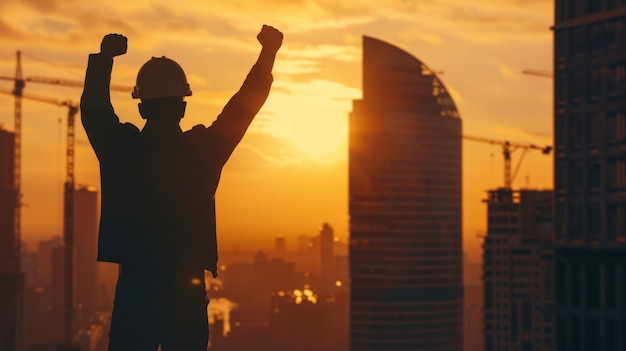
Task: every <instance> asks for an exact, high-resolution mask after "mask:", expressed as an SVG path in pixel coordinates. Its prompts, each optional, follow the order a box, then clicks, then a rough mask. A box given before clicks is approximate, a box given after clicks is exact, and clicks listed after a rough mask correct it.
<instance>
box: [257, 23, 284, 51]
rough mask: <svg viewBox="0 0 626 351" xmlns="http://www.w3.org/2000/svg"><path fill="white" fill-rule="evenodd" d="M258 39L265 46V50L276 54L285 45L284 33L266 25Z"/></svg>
mask: <svg viewBox="0 0 626 351" xmlns="http://www.w3.org/2000/svg"><path fill="white" fill-rule="evenodd" d="M256 38H257V39H258V40H259V43H261V45H263V48H265V49H269V50H273V51H274V52H276V51H278V49H280V46H281V45H282V43H283V33H281V32H280V31H279V30H278V29H276V28H274V27H272V26H268V25H265V24H264V25H263V28H261V32H260V33H259V34H258V35H257V36H256Z"/></svg>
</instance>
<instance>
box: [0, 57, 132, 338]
mask: <svg viewBox="0 0 626 351" xmlns="http://www.w3.org/2000/svg"><path fill="white" fill-rule="evenodd" d="M16 56H17V64H16V69H15V77H6V76H0V80H9V81H13V83H14V89H13V90H12V91H9V92H8V94H10V95H13V96H14V97H15V103H14V108H15V115H14V118H15V120H14V123H15V130H14V133H15V142H14V144H15V149H14V163H15V169H14V172H15V173H14V174H15V177H14V186H15V190H16V193H17V199H16V200H17V202H16V204H17V206H16V208H15V212H14V213H15V228H14V250H15V251H14V253H15V257H14V259H15V264H16V267H17V269H18V271H19V264H20V244H21V207H22V203H21V197H22V193H21V139H22V98H26V99H30V100H36V101H40V102H45V103H51V104H55V105H57V106H67V107H68V115H67V150H66V153H67V158H66V165H65V168H66V181H65V189H64V196H63V197H64V206H63V241H64V246H65V301H64V302H65V303H64V309H65V326H64V327H65V330H64V331H65V335H64V337H65V340H64V341H65V346H66V347H67V348H68V349H72V342H73V326H74V323H73V320H74V319H73V300H74V287H73V284H72V283H73V273H74V121H75V117H76V114H77V113H78V104H77V103H74V102H72V101H70V100H63V101H61V100H57V99H53V98H47V97H41V96H35V95H24V87H25V86H26V82H29V83H41V84H49V85H60V86H68V87H76V88H82V87H83V82H82V81H79V80H69V79H58V78H49V77H41V76H35V77H26V78H24V77H23V73H22V59H21V52H20V51H18V52H17V55H16ZM110 90H115V91H125V92H131V91H132V88H129V87H124V86H119V85H111V87H110ZM1 92H4V93H7V91H1Z"/></svg>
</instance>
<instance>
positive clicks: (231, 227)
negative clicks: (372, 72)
mask: <svg viewBox="0 0 626 351" xmlns="http://www.w3.org/2000/svg"><path fill="white" fill-rule="evenodd" d="M552 3H553V1H551V0H481V1H471V2H470V1H466V0H420V1H410V0H378V1H375V0H349V1H337V0H334V1H330V0H269V1H247V0H229V1H203V0H194V1H170V0H162V1H142V0H135V1H120V0H109V1H106V2H104V1H102V2H100V1H78V0H3V1H2V2H0V14H1V15H0V75H2V76H13V75H14V72H15V52H16V51H17V50H21V51H22V52H23V71H24V76H25V77H29V76H49V77H57V78H65V79H74V80H82V79H83V77H84V70H85V67H86V63H87V56H88V54H89V53H94V52H98V51H99V45H100V41H101V39H102V37H103V35H105V34H107V33H121V34H124V35H126V36H127V37H128V45H129V47H128V53H127V54H126V55H124V56H121V57H119V58H117V59H116V61H115V64H114V71H113V83H114V84H118V85H125V86H131V87H132V86H133V85H134V79H135V76H136V73H137V71H138V69H139V67H141V65H142V64H143V63H144V62H145V61H146V60H148V59H149V58H150V57H151V56H162V55H165V56H167V57H170V58H172V59H174V60H176V61H177V62H178V63H180V64H181V65H182V66H183V68H184V69H185V71H186V72H187V76H188V78H189V80H190V84H191V88H192V90H193V96H191V97H189V98H188V99H187V101H188V107H187V115H186V117H185V118H184V119H183V121H182V127H183V129H184V130H186V129H189V128H191V127H192V126H193V125H195V124H198V123H202V124H205V125H209V124H210V123H211V122H212V121H213V120H214V118H215V117H216V116H217V114H218V113H219V112H220V111H221V108H222V107H223V105H224V104H225V103H226V102H227V100H228V98H229V97H230V96H231V95H232V94H234V93H235V92H236V91H237V89H238V88H239V86H240V85H241V83H242V82H243V79H244V78H245V76H246V74H247V72H248V70H249V69H250V67H251V65H252V64H253V63H254V61H255V60H256V57H257V55H258V52H259V50H260V45H259V44H258V42H257V41H256V34H257V33H258V31H259V29H260V28H261V26H262V25H263V24H270V25H273V26H275V27H276V28H278V29H280V30H281V31H282V32H283V33H284V35H285V39H284V42H283V47H282V49H281V51H280V52H279V54H278V57H277V61H276V65H275V69H274V85H273V89H272V92H271V93H270V97H269V99H268V100H267V103H266V105H265V106H264V107H263V109H262V110H261V112H260V113H259V115H258V116H257V119H256V120H255V121H254V122H253V124H252V126H251V128H250V130H249V132H248V134H247V135H246V136H245V137H244V139H243V141H242V143H241V144H240V146H239V147H238V149H237V150H236V151H235V153H234V154H233V156H232V158H231V160H230V161H229V163H228V164H227V165H226V167H225V169H224V172H223V175H222V180H221V183H220V186H219V189H218V192H217V204H218V205H217V206H218V208H217V212H218V235H219V243H220V245H221V248H222V249H230V248H233V247H235V246H239V247H240V248H242V249H252V248H257V247H258V248H268V247H270V246H272V244H273V238H274V237H275V236H277V235H283V236H285V237H287V240H288V241H287V245H288V248H291V249H295V246H296V237H297V236H298V235H315V234H316V233H317V232H318V230H319V228H320V227H321V224H322V223H323V222H329V223H330V224H331V225H332V226H333V227H334V228H335V232H336V234H337V236H339V237H340V238H341V239H342V240H346V239H347V237H348V174H347V157H348V153H347V150H348V148H347V125H348V123H347V122H348V115H349V112H350V111H351V104H352V102H351V101H352V100H354V99H359V98H361V43H362V36H363V35H368V36H372V37H375V38H377V39H380V40H383V41H386V42H388V43H390V44H393V45H396V46H398V47H400V48H402V49H404V50H406V51H407V52H409V53H411V54H412V55H414V56H415V57H417V58H418V59H420V60H422V61H423V62H424V63H426V64H427V65H428V66H430V67H431V68H432V69H434V70H437V71H443V74H442V75H441V77H440V78H441V80H442V81H443V82H444V84H445V85H446V86H447V88H448V89H449V90H450V91H451V92H452V95H453V98H454V99H455V102H456V104H457V107H458V109H459V111H460V114H461V118H462V119H463V130H464V134H467V135H474V136H480V137H485V138H492V139H495V140H507V139H508V140H510V141H512V142H519V143H536V144H539V145H549V144H551V143H552V110H551V103H552V81H551V80H550V79H546V78H542V77H534V76H527V75H522V74H521V71H522V70H524V69H538V70H544V71H551V69H552V63H551V62H552V32H551V31H550V26H551V24H552V22H553V19H552V12H553V4H552ZM11 88H12V85H11V82H10V81H0V90H1V89H11ZM24 91H25V94H36V95H43V96H51V97H56V98H59V99H71V100H74V101H78V100H79V98H80V94H81V90H80V89H77V88H67V87H59V86H45V85H41V84H35V83H33V84H27V86H26V88H25V90H24ZM112 102H113V105H114V107H115V109H116V112H117V114H118V116H120V118H121V119H122V120H123V121H130V122H133V123H135V124H136V125H138V126H140V127H141V126H143V121H142V120H141V119H140V118H139V115H138V113H137V108H136V103H137V101H136V100H132V99H131V97H130V92H129V93H117V92H116V93H113V94H112ZM66 113H67V110H66V109H65V108H61V107H56V106H54V105H48V104H43V103H40V102H35V101H29V100H24V101H23V137H22V138H23V139H22V144H23V149H22V150H23V151H22V152H23V156H22V165H23V170H22V174H23V176H22V184H23V186H22V192H23V194H24V202H25V204H26V205H27V207H25V208H24V209H23V214H22V221H23V226H22V228H23V229H22V237H23V239H24V240H25V241H26V242H28V243H29V245H34V244H35V243H36V241H38V240H40V239H42V238H46V237H49V236H51V235H54V234H57V235H59V234H60V233H61V231H62V230H61V228H62V217H61V215H62V210H61V209H62V197H61V191H62V190H61V182H62V181H63V180H64V177H65V175H64V172H65V168H64V162H65V153H64V149H65V145H64V144H65V116H66ZM59 120H62V122H61V123H59ZM0 125H3V126H4V128H5V129H10V130H13V98H12V97H11V96H10V95H7V94H0ZM78 126H79V127H78V128H77V131H78V133H77V158H76V180H77V182H78V183H80V184H87V185H92V186H95V187H96V188H99V173H98V172H99V171H98V163H97V160H96V158H95V156H94V153H93V151H92V150H91V148H90V146H89V144H88V143H87V141H86V137H85V134H84V131H83V130H82V127H80V124H78ZM463 153H464V156H463V172H464V174H463V210H464V211H463V212H464V213H463V215H464V220H463V222H464V226H463V228H464V237H465V241H464V245H465V250H466V251H468V252H469V253H470V259H472V260H477V259H478V257H479V240H478V239H477V238H476V234H477V232H479V231H484V230H485V228H486V210H485V204H483V203H482V202H481V200H482V199H483V198H484V197H485V190H487V189H491V188H495V187H497V186H501V185H502V184H503V159H502V154H501V149H500V148H499V147H497V146H491V145H488V144H482V143H476V142H472V141H465V142H464V144H463ZM520 154H521V151H518V152H516V153H515V154H514V164H515V162H516V161H517V157H518V156H519V155H520ZM527 184H528V185H530V187H532V188H541V189H546V188H551V187H552V157H551V156H550V157H546V156H544V155H541V153H539V152H536V151H534V152H529V153H528V154H527V155H526V157H525V159H524V163H523V164H522V167H521V169H520V171H519V174H518V176H517V178H516V180H515V182H514V187H519V186H524V187H525V186H526V185H527ZM31 247H32V246H31Z"/></svg>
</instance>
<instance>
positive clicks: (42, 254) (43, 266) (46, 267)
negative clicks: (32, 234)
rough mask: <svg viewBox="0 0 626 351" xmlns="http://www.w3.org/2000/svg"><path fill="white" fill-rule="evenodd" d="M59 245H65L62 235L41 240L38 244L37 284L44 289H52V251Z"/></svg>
mask: <svg viewBox="0 0 626 351" xmlns="http://www.w3.org/2000/svg"><path fill="white" fill-rule="evenodd" d="M59 246H63V238H61V237H60V236H53V237H51V238H50V239H46V240H41V241H39V244H38V245H37V247H38V250H37V285H38V286H40V287H43V288H44V289H50V284H51V283H52V251H53V250H54V249H56V248H57V247H59Z"/></svg>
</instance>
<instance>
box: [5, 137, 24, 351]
mask: <svg viewBox="0 0 626 351" xmlns="http://www.w3.org/2000/svg"><path fill="white" fill-rule="evenodd" d="M14 149H15V134H14V133H11V132H8V131H6V130H3V129H0V315H2V317H0V349H2V350H7V351H17V350H21V348H22V333H23V324H24V321H23V308H24V302H23V299H24V276H23V274H22V273H21V271H20V252H19V243H18V242H16V238H15V226H16V225H17V223H15V210H16V208H17V192H16V188H15V183H14V179H15V177H14V174H15V162H14V160H15V158H14Z"/></svg>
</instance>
